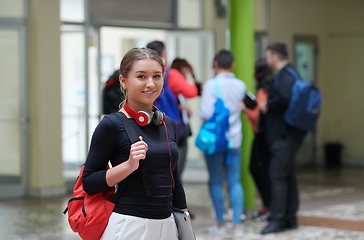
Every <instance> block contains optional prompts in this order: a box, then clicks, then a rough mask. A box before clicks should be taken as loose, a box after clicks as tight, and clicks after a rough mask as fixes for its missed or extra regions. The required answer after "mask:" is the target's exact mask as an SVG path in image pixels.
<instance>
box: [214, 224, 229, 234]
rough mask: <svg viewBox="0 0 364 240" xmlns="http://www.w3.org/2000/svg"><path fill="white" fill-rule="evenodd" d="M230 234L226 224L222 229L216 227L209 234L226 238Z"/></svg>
mask: <svg viewBox="0 0 364 240" xmlns="http://www.w3.org/2000/svg"><path fill="white" fill-rule="evenodd" d="M228 233H229V231H228V228H227V226H226V224H225V225H223V226H221V227H218V226H214V227H212V228H210V229H209V234H210V235H211V236H214V237H226V236H227V235H228Z"/></svg>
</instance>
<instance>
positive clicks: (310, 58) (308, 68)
mask: <svg viewBox="0 0 364 240" xmlns="http://www.w3.org/2000/svg"><path fill="white" fill-rule="evenodd" d="M317 42H318V41H317V38H316V37H308V36H295V38H294V61H295V66H296V69H297V71H298V73H299V74H300V76H301V78H302V79H303V80H305V81H310V82H313V83H316V82H317V79H316V76H317V75H316V63H317V59H316V58H317V52H318V51H317V48H318V46H317ZM315 157H316V134H315V133H312V132H309V133H308V134H307V136H306V138H305V140H304V142H303V144H302V147H301V149H300V151H299V152H298V154H297V163H298V164H300V165H302V164H313V163H315Z"/></svg>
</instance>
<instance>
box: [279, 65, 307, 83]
mask: <svg viewBox="0 0 364 240" xmlns="http://www.w3.org/2000/svg"><path fill="white" fill-rule="evenodd" d="M283 70H286V71H287V72H289V73H290V74H291V75H292V77H293V78H294V79H295V80H301V77H300V76H299V75H298V73H297V72H296V71H295V70H293V68H291V67H288V66H285V67H284V68H282V69H281V70H280V71H279V72H278V73H277V75H276V76H275V78H274V81H273V85H274V87H278V81H279V77H280V76H281V74H282V71H283Z"/></svg>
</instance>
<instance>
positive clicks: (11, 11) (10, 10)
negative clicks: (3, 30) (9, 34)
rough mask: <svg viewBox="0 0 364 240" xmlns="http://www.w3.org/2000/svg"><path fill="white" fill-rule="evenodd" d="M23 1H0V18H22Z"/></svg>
mask: <svg viewBox="0 0 364 240" xmlns="http://www.w3.org/2000/svg"><path fill="white" fill-rule="evenodd" d="M24 12H25V11H24V0H11V1H9V0H0V17H5V18H6V17H13V18H21V17H24Z"/></svg>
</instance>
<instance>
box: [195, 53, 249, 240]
mask: <svg viewBox="0 0 364 240" xmlns="http://www.w3.org/2000/svg"><path fill="white" fill-rule="evenodd" d="M213 68H214V71H215V73H216V75H215V77H214V78H212V79H209V80H207V81H206V82H205V83H204V85H203V90H202V94H201V102H200V104H201V105H200V106H201V107H200V111H199V116H200V118H201V119H202V120H203V121H207V120H208V119H209V118H210V117H211V116H212V114H213V112H214V105H215V102H216V99H217V96H218V95H219V98H221V99H222V101H223V102H224V104H225V106H226V107H227V108H228V110H229V130H228V131H227V133H226V136H227V140H228V142H229V144H228V146H226V147H225V148H223V149H222V150H221V151H220V152H217V153H216V154H212V155H205V159H206V165H207V169H208V173H209V188H210V194H211V198H212V203H213V207H214V210H215V215H216V221H217V226H216V227H214V228H213V229H214V230H213V231H212V232H213V233H214V234H216V233H220V232H221V233H223V232H225V231H226V224H225V220H224V218H223V215H224V194H223V183H224V181H226V182H227V185H228V188H229V190H228V194H229V199H230V202H231V207H232V210H233V234H234V236H235V237H237V236H240V235H241V234H243V232H244V229H243V224H242V222H241V219H240V216H241V214H242V213H243V205H244V193H243V187H242V185H241V182H240V165H241V149H240V147H241V143H242V137H243V136H242V123H241V117H240V115H241V110H242V108H241V104H242V102H243V100H244V97H245V93H246V85H245V83H244V82H243V81H241V80H240V79H237V78H236V77H235V75H234V74H233V73H232V72H231V70H232V69H233V68H234V57H233V54H232V53H231V52H230V51H227V50H221V51H220V52H218V53H217V54H216V56H215V58H214V61H213ZM216 84H217V86H218V87H216Z"/></svg>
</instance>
